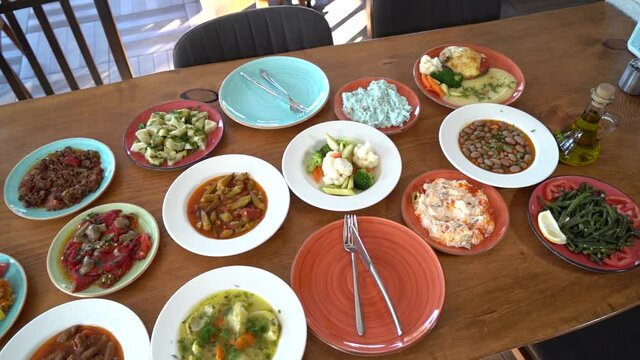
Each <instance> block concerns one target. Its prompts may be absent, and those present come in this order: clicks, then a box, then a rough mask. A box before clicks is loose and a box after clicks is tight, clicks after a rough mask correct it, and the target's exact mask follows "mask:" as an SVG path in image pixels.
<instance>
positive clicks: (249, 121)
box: [220, 56, 329, 129]
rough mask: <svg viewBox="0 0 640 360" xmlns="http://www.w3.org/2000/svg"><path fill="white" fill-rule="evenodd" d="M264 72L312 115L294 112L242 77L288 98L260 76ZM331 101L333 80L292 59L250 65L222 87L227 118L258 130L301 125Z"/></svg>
mask: <svg viewBox="0 0 640 360" xmlns="http://www.w3.org/2000/svg"><path fill="white" fill-rule="evenodd" d="M260 69H265V70H266V71H267V72H268V73H269V75H271V77H272V78H273V79H274V80H275V81H276V82H277V83H278V84H280V86H282V87H283V88H284V89H285V90H287V92H288V93H289V94H290V95H291V97H292V98H293V99H294V100H295V101H297V102H299V103H300V104H301V105H302V106H304V107H306V108H307V109H308V111H306V112H304V113H296V112H293V111H291V109H290V108H289V104H288V103H287V102H286V101H284V100H281V99H279V98H277V97H275V96H274V95H271V94H269V93H268V92H266V91H265V90H263V89H261V88H259V87H258V86H257V85H255V84H253V83H252V82H250V81H249V80H247V79H245V78H243V77H242V76H240V72H244V73H245V74H247V75H249V76H250V77H251V78H252V79H254V80H256V81H258V82H260V83H261V84H263V85H265V86H266V87H268V88H269V89H271V90H272V91H274V92H276V93H278V94H280V95H282V96H284V97H286V96H285V95H283V94H282V93H281V92H279V91H278V89H276V88H275V87H274V86H272V85H271V84H269V83H268V82H267V81H266V80H265V79H263V78H262V77H261V76H260V73H259V71H260ZM328 98H329V79H328V78H327V75H326V74H325V73H324V71H322V69H320V68H319V67H318V66H316V65H315V64H312V63H310V62H308V61H306V60H302V59H298V58H294V57H288V56H271V57H266V58H261V59H258V60H254V61H251V62H248V63H246V64H244V65H242V66H240V67H238V68H237V69H235V70H234V71H232V72H231V73H230V74H229V75H228V76H227V78H226V79H224V81H223V82H222V86H221V87H220V105H221V106H222V110H223V111H224V112H225V114H227V116H229V117H230V118H231V119H232V120H234V121H236V122H238V123H240V124H242V125H245V126H248V127H252V128H258V129H280V128H285V127H289V126H293V125H296V124H299V123H301V122H303V121H305V120H308V119H310V118H311V117H313V116H314V115H315V114H316V113H317V112H318V111H320V110H321V109H322V108H323V107H324V105H325V104H326V103H327V99H328Z"/></svg>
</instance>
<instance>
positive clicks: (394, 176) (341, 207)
mask: <svg viewBox="0 0 640 360" xmlns="http://www.w3.org/2000/svg"><path fill="white" fill-rule="evenodd" d="M332 126H339V127H345V126H346V127H350V126H355V127H361V129H362V131H364V132H370V134H372V135H373V136H378V135H379V136H380V137H379V138H378V139H380V141H383V142H387V141H388V143H387V145H391V146H390V147H389V148H390V149H392V150H395V151H393V153H392V154H391V155H392V158H393V159H390V160H388V161H387V163H390V164H395V165H397V166H398V170H397V173H393V172H392V171H390V172H389V174H390V175H389V176H390V178H389V183H388V187H389V188H388V189H384V190H383V191H382V192H381V193H380V195H379V196H378V197H380V198H379V199H377V200H376V198H375V197H373V198H369V200H367V201H363V204H360V205H356V206H353V205H349V202H348V201H346V200H345V201H343V202H344V203H345V204H338V205H331V204H329V205H327V204H324V203H318V202H316V201H315V200H309V197H308V196H307V195H305V194H304V192H303V191H301V190H300V188H299V187H298V186H292V185H291V184H292V182H293V179H290V176H292V174H293V173H291V172H290V171H288V169H291V171H293V169H292V168H291V166H294V165H289V164H290V163H297V162H296V161H286V160H295V158H291V159H289V158H290V157H293V156H294V155H292V154H293V152H294V149H293V146H294V145H295V144H296V142H299V141H302V140H301V139H303V138H304V137H305V136H307V135H308V134H310V133H312V132H313V131H316V130H317V129H322V128H324V127H332ZM359 134H360V133H354V135H357V136H360V135H359ZM361 138H362V137H361ZM309 150H310V149H306V150H305V153H307V152H308V151H309ZM396 155H397V156H396ZM393 160H397V161H393ZM281 167H282V175H283V177H284V179H285V181H286V183H287V186H288V188H289V189H290V190H291V191H292V192H293V193H294V194H295V195H296V196H297V197H298V198H299V199H300V200H302V201H303V202H304V203H306V204H308V205H311V206H313V207H316V208H319V209H323V210H329V211H356V210H361V209H365V208H368V207H370V206H374V205H376V204H378V203H379V202H381V201H382V200H384V199H385V198H387V196H389V194H391V192H393V190H394V189H395V188H396V186H398V182H399V181H400V177H401V173H402V156H401V155H400V150H399V149H398V147H397V146H396V144H395V143H394V142H393V141H392V140H391V139H390V138H389V137H388V136H387V135H385V134H383V133H382V132H380V131H379V130H378V129H376V128H374V127H372V126H369V125H365V124H362V123H359V122H356V121H344V120H332V121H324V122H321V123H318V124H315V125H313V126H310V127H308V128H306V129H305V130H303V131H301V132H299V133H298V134H296V136H294V137H293V139H291V141H290V142H289V144H287V147H286V148H285V150H284V152H283V153H282V161H281ZM299 170H300V171H303V170H302V167H300V169H299ZM379 180H380V179H378V180H377V181H376V183H375V184H377V183H378V181H379ZM392 183H393V185H392ZM375 184H374V186H375ZM315 190H317V191H318V192H320V193H321V190H320V189H315ZM382 193H384V195H382ZM301 194H302V195H301ZM360 194H362V193H360ZM360 194H357V195H355V196H358V195H360ZM323 195H325V194H323ZM326 196H327V197H328V199H330V200H332V199H349V198H353V197H352V196H347V197H340V196H336V195H328V194H326ZM371 199H373V200H371Z"/></svg>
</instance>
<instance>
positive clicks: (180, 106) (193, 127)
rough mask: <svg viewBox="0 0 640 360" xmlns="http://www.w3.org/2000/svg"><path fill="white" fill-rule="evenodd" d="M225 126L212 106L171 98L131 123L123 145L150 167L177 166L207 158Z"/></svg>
mask: <svg viewBox="0 0 640 360" xmlns="http://www.w3.org/2000/svg"><path fill="white" fill-rule="evenodd" d="M223 131H224V126H223V123H222V117H221V116H220V113H218V112H217V111H216V110H215V109H214V108H212V107H211V106H209V105H207V104H205V103H201V102H198V101H192V100H178V101H171V102H167V103H164V104H160V105H156V106H154V107H152V108H150V109H147V110H145V111H144V112H143V113H141V114H140V115H138V116H137V117H136V118H135V119H134V120H133V121H132V122H131V124H129V127H128V128H127V130H126V132H125V134H124V140H123V142H124V149H125V152H126V153H127V155H129V158H131V160H133V162H134V163H136V164H137V165H140V166H142V167H144V168H147V169H153V170H174V169H179V168H183V167H186V166H189V165H191V164H193V163H195V162H196V161H198V160H201V159H203V158H205V157H206V156H207V155H208V154H209V153H211V151H213V149H214V148H215V147H216V145H218V143H219V142H220V139H221V138H222V133H223Z"/></svg>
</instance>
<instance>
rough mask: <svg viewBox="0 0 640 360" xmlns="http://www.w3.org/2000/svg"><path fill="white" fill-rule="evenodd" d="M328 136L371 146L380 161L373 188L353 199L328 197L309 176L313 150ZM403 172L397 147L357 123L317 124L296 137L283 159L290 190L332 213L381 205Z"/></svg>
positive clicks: (381, 135)
mask: <svg viewBox="0 0 640 360" xmlns="http://www.w3.org/2000/svg"><path fill="white" fill-rule="evenodd" d="M325 134H330V135H331V136H333V137H334V138H337V139H351V140H355V141H358V142H359V143H364V142H365V141H369V142H370V143H371V146H372V148H373V150H374V151H375V153H376V154H378V157H379V159H380V165H379V166H378V167H377V168H376V173H375V183H374V184H373V186H371V187H370V188H369V189H367V190H365V191H362V192H360V193H359V194H357V195H353V196H336V195H329V194H326V193H324V192H323V191H322V190H321V189H320V185H319V184H317V183H316V182H315V181H314V180H313V177H311V175H309V174H307V173H306V171H305V163H306V161H307V159H308V158H309V157H310V156H311V153H312V152H313V151H316V150H317V149H319V148H320V147H321V146H322V145H323V144H325V143H326V141H325ZM401 172H402V159H401V158H400V152H399V151H398V148H397V147H396V146H395V144H394V143H393V142H392V141H391V140H390V139H389V138H388V137H387V136H386V135H385V134H383V133H382V132H380V131H379V130H376V129H375V128H373V127H371V126H368V125H364V124H361V123H357V122H355V121H329V122H324V123H320V124H317V125H314V126H312V127H310V128H308V129H306V130H304V131H302V132H301V133H300V134H298V135H297V136H296V137H295V138H293V140H291V142H290V143H289V145H288V146H287V148H286V149H285V151H284V155H283V156H282V173H283V174H284V178H285V179H286V180H287V183H288V184H289V187H290V188H291V190H292V191H293V192H294V193H295V194H296V195H297V196H298V197H299V198H300V199H302V200H303V201H304V202H306V203H307V204H310V205H313V206H315V207H318V208H321V209H325V210H332V211H354V210H359V209H364V208H366V207H369V206H371V205H374V204H376V203H378V202H379V201H380V200H382V199H384V198H385V197H386V196H387V195H389V193H390V192H391V191H392V190H393V188H395V187H396V185H397V184H398V180H400V173H401Z"/></svg>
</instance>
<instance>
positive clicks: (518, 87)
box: [412, 43, 526, 110]
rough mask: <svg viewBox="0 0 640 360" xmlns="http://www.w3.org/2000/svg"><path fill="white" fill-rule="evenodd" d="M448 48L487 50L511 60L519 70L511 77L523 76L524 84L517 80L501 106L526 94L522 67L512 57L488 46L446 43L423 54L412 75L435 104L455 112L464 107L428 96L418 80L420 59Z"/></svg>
mask: <svg viewBox="0 0 640 360" xmlns="http://www.w3.org/2000/svg"><path fill="white" fill-rule="evenodd" d="M448 46H462V47H468V48H471V49H473V50H475V51H479V52H483V51H485V52H486V51H487V50H489V52H493V53H496V54H498V55H501V56H504V57H505V58H506V59H508V60H509V62H510V63H511V64H513V66H514V67H515V68H516V69H517V70H518V74H511V75H512V76H513V77H514V78H515V77H516V75H521V76H522V82H521V83H520V84H519V85H518V81H517V79H516V89H515V91H514V93H513V94H512V95H511V96H510V97H509V98H508V99H507V100H505V101H503V102H501V103H499V104H501V105H509V104H511V103H513V102H515V101H516V100H518V99H519V98H520V96H522V93H524V89H525V87H526V79H525V77H524V73H523V72H522V69H520V66H518V64H517V63H516V62H515V61H513V60H512V59H511V58H510V57H508V56H506V55H505V54H503V53H502V52H500V51H497V50H493V49H492V48H488V47H486V46H481V45H476V44H471V43H445V44H441V45H438V46H434V47H432V48H430V49H429V50H427V51H425V52H423V53H422V54H421V55H420V56H419V57H418V59H417V60H416V61H415V62H414V64H413V70H412V73H413V79H414V81H415V83H416V86H418V89H420V92H422V93H423V94H424V95H425V96H426V97H427V98H429V99H430V100H432V101H434V102H436V103H438V104H440V105H442V106H444V107H448V108H450V109H454V110H455V109H457V108H460V107H462V106H459V105H455V104H451V103H449V102H448V101H444V100H443V99H442V98H435V97H433V95H430V94H428V93H427V92H426V91H425V90H424V89H423V87H424V85H422V84H421V82H420V81H419V80H418V76H417V74H419V73H420V59H421V58H422V57H423V56H424V55H428V53H429V52H431V51H435V50H436V49H438V48H441V47H442V48H443V49H444V48H446V47H448ZM476 104H495V103H476ZM463 106H465V105H463Z"/></svg>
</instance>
